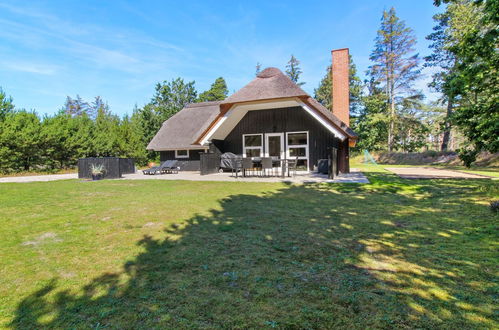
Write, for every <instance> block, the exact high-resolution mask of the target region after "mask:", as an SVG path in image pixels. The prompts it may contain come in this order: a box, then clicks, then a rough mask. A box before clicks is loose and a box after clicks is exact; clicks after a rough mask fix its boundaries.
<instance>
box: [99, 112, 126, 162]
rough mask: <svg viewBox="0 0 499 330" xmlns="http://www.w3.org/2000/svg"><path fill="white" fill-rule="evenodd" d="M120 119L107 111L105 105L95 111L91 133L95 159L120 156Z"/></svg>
mask: <svg viewBox="0 0 499 330" xmlns="http://www.w3.org/2000/svg"><path fill="white" fill-rule="evenodd" d="M119 124H120V119H119V117H118V116H116V115H113V114H112V113H111V112H110V111H109V106H108V105H107V104H100V106H99V108H98V109H97V117H96V118H95V126H94V131H93V140H92V144H93V148H92V151H93V153H94V154H95V156H97V157H114V156H119V155H120V154H121V146H122V142H121V139H120V138H121V136H120V131H119Z"/></svg>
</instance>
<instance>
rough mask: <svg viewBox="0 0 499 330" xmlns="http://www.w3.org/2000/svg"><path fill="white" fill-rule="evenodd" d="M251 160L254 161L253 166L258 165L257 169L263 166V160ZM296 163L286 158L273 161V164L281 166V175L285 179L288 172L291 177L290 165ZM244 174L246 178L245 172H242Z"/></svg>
mask: <svg viewBox="0 0 499 330" xmlns="http://www.w3.org/2000/svg"><path fill="white" fill-rule="evenodd" d="M251 160H252V162H253V164H255V165H257V167H260V166H261V165H260V164H261V163H262V159H261V158H257V157H255V158H252V159H251ZM294 161H295V160H293V159H285V158H283V159H272V164H276V163H279V164H280V166H279V167H280V168H281V175H280V176H281V177H283V178H284V177H285V176H286V171H287V172H288V177H289V176H291V175H290V173H289V163H292V162H294ZM242 173H243V176H246V175H245V174H244V171H242Z"/></svg>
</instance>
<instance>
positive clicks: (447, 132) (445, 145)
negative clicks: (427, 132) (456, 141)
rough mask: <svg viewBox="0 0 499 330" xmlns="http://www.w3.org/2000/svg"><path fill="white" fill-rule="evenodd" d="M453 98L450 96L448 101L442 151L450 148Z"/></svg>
mask: <svg viewBox="0 0 499 330" xmlns="http://www.w3.org/2000/svg"><path fill="white" fill-rule="evenodd" d="M452 103H453V98H452V97H449V100H448V101H447V113H446V114H445V123H444V125H445V128H444V136H443V138H442V148H441V151H447V149H448V148H449V141H450V130H451V124H450V116H451V115H452V108H453V104H452Z"/></svg>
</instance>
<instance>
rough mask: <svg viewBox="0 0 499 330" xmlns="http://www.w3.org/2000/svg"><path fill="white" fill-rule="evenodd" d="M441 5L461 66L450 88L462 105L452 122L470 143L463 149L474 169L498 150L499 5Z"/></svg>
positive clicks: (463, 1) (459, 1)
mask: <svg viewBox="0 0 499 330" xmlns="http://www.w3.org/2000/svg"><path fill="white" fill-rule="evenodd" d="M442 2H445V3H448V5H447V7H446V10H445V13H444V15H446V16H448V23H447V25H446V26H445V27H444V31H445V35H446V36H447V38H446V39H445V49H446V50H448V51H449V52H450V53H451V54H452V56H454V57H455V61H456V63H455V66H454V67H453V74H452V75H448V76H446V77H445V83H446V84H448V85H451V86H452V87H453V89H452V90H451V91H452V93H453V94H452V96H454V97H455V99H456V100H457V101H458V103H459V104H458V105H456V107H455V109H454V113H453V115H452V122H453V123H454V125H456V126H458V127H459V129H460V130H461V131H462V133H463V134H464V136H465V137H466V138H467V139H468V141H469V143H468V147H467V148H463V149H461V150H460V156H461V159H462V160H463V161H464V162H465V165H467V166H469V165H471V163H472V162H473V161H474V160H475V159H476V155H477V154H478V152H479V151H481V150H487V151H489V152H498V151H499V138H498V136H499V111H498V107H497V104H499V93H498V92H497V91H498V90H499V75H498V72H497V68H498V67H499V53H498V52H497V44H498V43H499V31H498V29H497V25H498V24H499V15H498V14H497V13H498V12H499V2H498V1H479V0H477V1H467V0H454V1H439V0H436V1H435V4H436V5H440V4H441V3H442ZM445 92H447V93H448V91H447V90H446V91H445ZM447 96H448V95H447Z"/></svg>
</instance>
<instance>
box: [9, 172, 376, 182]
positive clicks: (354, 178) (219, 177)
mask: <svg viewBox="0 0 499 330" xmlns="http://www.w3.org/2000/svg"><path fill="white" fill-rule="evenodd" d="M77 178H78V175H77V174H76V173H73V174H52V175H36V176H18V177H7V178H0V182H36V181H54V180H68V179H77ZM117 180H189V181H232V182H286V183H295V184H303V183H320V182H328V183H369V180H368V179H367V178H366V176H365V175H364V174H363V173H362V172H360V171H359V170H357V169H351V173H348V174H340V175H339V176H337V177H336V178H335V179H334V180H329V179H328V177H327V175H325V174H319V173H297V175H295V176H294V177H285V178H282V177H264V178H261V177H241V176H239V177H238V178H236V177H235V176H234V175H232V174H231V173H228V172H226V173H215V174H209V175H200V174H199V172H179V173H178V174H162V175H144V174H142V171H138V172H136V173H133V174H125V175H123V178H122V179H117Z"/></svg>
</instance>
